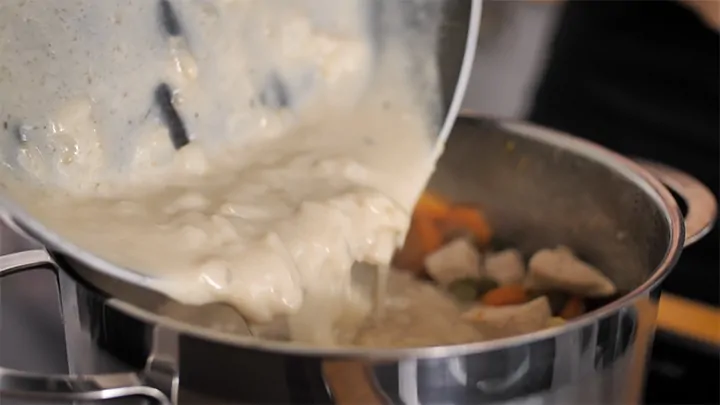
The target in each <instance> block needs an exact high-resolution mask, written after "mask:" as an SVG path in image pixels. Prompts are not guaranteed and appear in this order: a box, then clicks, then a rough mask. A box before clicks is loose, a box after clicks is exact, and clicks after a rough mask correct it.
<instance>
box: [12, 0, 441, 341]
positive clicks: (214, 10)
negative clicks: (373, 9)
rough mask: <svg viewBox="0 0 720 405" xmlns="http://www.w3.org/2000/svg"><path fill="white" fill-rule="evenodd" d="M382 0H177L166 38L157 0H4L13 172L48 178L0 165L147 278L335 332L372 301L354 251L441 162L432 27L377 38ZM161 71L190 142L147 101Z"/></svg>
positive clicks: (317, 336)
mask: <svg viewBox="0 0 720 405" xmlns="http://www.w3.org/2000/svg"><path fill="white" fill-rule="evenodd" d="M373 3H374V2H372V1H371V0H346V1H335V0H304V1H301V0H294V1H280V0H263V1H258V0H204V1H200V0H193V1H191V0H184V1H174V2H172V4H173V5H174V6H175V9H176V12H177V15H178V16H179V20H180V21H181V22H182V25H183V27H184V30H185V32H184V35H183V36H182V37H170V36H167V35H165V34H163V33H162V31H161V30H160V29H159V28H158V15H157V7H156V6H157V3H156V2H155V1H150V0H142V1H131V0H126V1H123V2H98V1H97V0H63V1H59V2H57V3H53V5H50V4H49V3H48V2H47V1H41V0H28V1H21V0H5V1H4V3H3V5H2V6H0V29H2V31H1V32H0V34H1V35H2V38H5V40H4V41H3V42H2V44H0V78H2V80H0V94H9V93H8V92H14V93H13V94H14V97H7V96H3V97H2V99H0V101H1V103H2V104H1V105H2V107H3V109H4V111H7V112H8V115H11V116H10V117H9V118H8V122H9V123H10V124H9V129H8V131H14V133H15V135H17V136H18V137H19V138H21V142H20V143H19V144H18V145H16V146H17V147H16V150H17V155H16V156H17V162H15V164H14V166H13V167H14V168H13V170H15V172H16V173H28V174H29V175H30V177H31V178H32V180H33V181H34V183H35V184H41V185H43V190H37V189H35V190H26V189H25V188H24V187H15V186H17V184H15V183H12V181H11V180H10V179H9V178H6V179H5V180H3V182H4V184H5V185H6V186H11V185H12V184H15V186H12V187H9V193H10V195H11V196H12V197H13V198H15V199H16V200H18V202H20V203H22V204H23V206H24V207H26V209H27V210H28V211H29V212H30V213H31V214H33V215H34V216H36V217H37V218H38V219H40V220H41V221H42V222H43V223H44V224H45V225H47V226H49V227H50V228H51V229H53V230H56V231H57V232H59V233H60V234H61V235H62V236H64V237H67V238H68V239H69V240H71V241H72V242H73V243H75V244H77V245H78V246H80V247H82V248H84V249H86V250H89V251H91V252H93V253H95V254H97V255H99V256H101V257H103V258H104V259H106V260H109V261H111V262H114V263H116V264H119V265H121V266H124V267H127V268H131V269H134V270H136V271H138V272H141V273H144V274H148V275H151V276H153V277H154V280H155V281H154V282H153V283H152V285H150V286H148V287H151V288H154V289H157V290H160V291H162V292H164V293H165V294H167V295H168V296H170V297H171V298H173V299H175V300H177V301H179V302H181V303H184V304H192V305H201V304H207V303H211V302H218V301H220V302H227V303H229V304H231V305H232V306H234V307H235V308H236V309H237V310H238V311H239V312H240V313H242V314H243V316H245V317H246V318H247V319H249V320H251V321H253V322H260V323H262V322H269V321H271V320H273V319H278V318H279V317H280V318H282V317H287V319H288V320H289V321H288V325H289V330H290V335H291V338H292V339H295V340H297V341H301V342H306V343H315V344H325V345H332V344H335V343H337V342H338V340H339V337H338V334H339V333H341V332H339V330H340V329H343V330H347V325H344V326H343V327H339V326H338V323H343V322H345V323H347V320H348V319H349V318H348V315H347V314H348V313H349V312H348V311H350V312H353V313H355V314H356V316H354V317H350V318H352V319H357V322H355V323H353V322H351V323H352V324H353V325H354V326H351V329H352V328H353V327H358V325H359V324H360V323H361V322H362V320H363V319H364V317H365V316H366V315H367V313H368V312H369V311H370V308H371V307H372V299H371V294H367V293H366V292H364V291H361V290H362V289H360V288H359V287H358V286H357V285H356V284H355V283H353V282H352V275H351V267H352V265H353V263H355V262H364V263H369V264H372V265H374V266H378V267H379V268H381V269H384V268H386V267H387V264H388V263H389V262H390V259H391V256H392V254H393V252H394V250H395V249H396V248H397V247H398V246H399V245H400V244H401V243H402V241H403V239H404V236H405V233H406V231H407V228H408V224H409V215H410V212H411V210H412V208H413V206H414V203H415V201H416V199H417V197H418V195H419V193H420V191H421V190H422V189H423V188H424V185H425V183H426V181H427V179H428V177H429V176H430V174H431V172H432V169H433V167H432V165H433V164H434V162H432V161H431V159H429V157H430V156H431V153H432V149H433V146H434V145H433V140H434V137H435V135H436V132H437V128H438V126H437V123H436V122H433V117H432V114H430V112H432V111H431V109H430V107H431V106H433V105H437V104H438V100H437V97H438V94H439V92H438V91H437V83H436V82H437V74H436V73H437V71H436V68H435V59H434V57H435V55H434V50H433V48H432V42H428V44H427V47H428V49H427V50H425V51H423V52H420V53H418V52H417V51H418V50H417V49H409V48H408V47H407V42H406V40H407V35H413V33H412V32H411V31H408V32H406V33H405V35H400V34H397V35H391V34H390V33H388V35H387V38H384V40H383V43H382V46H381V47H379V46H378V44H377V38H374V37H373V36H372V35H371V32H372V31H373V29H371V27H370V26H369V24H368V18H369V14H370V13H369V10H370V6H371V4H373ZM387 4H390V3H389V2H388V3H387ZM393 10H394V12H397V13H399V14H397V18H398V22H401V21H402V13H400V11H401V10H400V9H399V8H398V9H392V8H387V9H386V10H385V13H391V12H393ZM327 15H332V16H333V18H332V19H328V18H327V17H323V16H327ZM384 17H385V18H386V19H387V18H391V15H390V14H387V15H385V16H384ZM13 21H22V22H23V24H18V23H13ZM427 35H428V37H429V38H434V35H435V34H434V33H433V32H428V33H427ZM380 48H382V50H380ZM278 82H279V83H281V84H282V90H280V91H278V89H277V83H278ZM159 83H166V84H168V85H169V86H170V87H171V88H173V89H174V90H175V91H176V94H175V100H174V102H175V103H174V105H175V107H176V109H177V111H178V113H179V115H180V116H181V118H182V119H183V121H184V123H185V125H186V127H187V130H188V133H189V135H190V138H191V141H190V144H189V145H187V146H185V147H184V148H182V149H180V150H179V151H175V150H174V149H173V147H172V144H171V142H170V137H169V133H168V130H167V127H166V126H165V125H164V124H163V123H162V122H161V120H160V119H159V114H158V111H157V106H154V105H153V101H152V94H153V90H154V88H156V86H157V85H158V84H159ZM24 89H28V90H30V91H29V92H28V93H23V92H22V91H21V90H24ZM40 90H41V91H42V94H40V95H38V91H40ZM7 150H8V148H7V146H4V147H3V151H5V152H6V151H7ZM6 154H7V153H6ZM12 160H13V159H8V158H6V163H8V164H10V163H12ZM18 168H21V169H22V170H18ZM21 177H22V176H21ZM26 177H27V176H26ZM25 183H27V181H26V182H25Z"/></svg>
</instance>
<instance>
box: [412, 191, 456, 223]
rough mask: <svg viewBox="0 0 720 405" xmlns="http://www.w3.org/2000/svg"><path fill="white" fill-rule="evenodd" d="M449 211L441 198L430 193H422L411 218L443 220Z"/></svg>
mask: <svg viewBox="0 0 720 405" xmlns="http://www.w3.org/2000/svg"><path fill="white" fill-rule="evenodd" d="M449 211H450V204H449V203H448V202H447V201H445V200H444V199H442V198H441V197H439V196H437V195H435V194H432V193H430V192H427V191H426V192H424V193H423V194H422V195H421V196H420V199H419V200H418V202H417V204H416V205H415V212H414V213H413V216H417V217H424V218H433V219H438V218H443V217H445V216H446V215H447V213H448V212H449Z"/></svg>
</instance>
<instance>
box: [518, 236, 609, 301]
mask: <svg viewBox="0 0 720 405" xmlns="http://www.w3.org/2000/svg"><path fill="white" fill-rule="evenodd" d="M525 286H526V287H527V288H528V289H532V290H562V291H566V292H569V293H573V294H578V295H581V296H584V297H604V296H608V295H612V294H615V292H616V291H617V288H616V286H615V284H613V282H612V281H610V279H608V278H607V277H605V275H603V274H602V272H600V270H598V269H596V268H595V267H593V266H590V265H589V264H587V263H585V262H583V261H581V260H580V259H578V258H577V257H575V255H574V254H573V253H572V251H571V250H570V249H568V248H567V247H563V246H560V247H558V248H556V249H543V250H540V251H538V252H536V253H535V254H534V255H533V257H532V258H531V259H530V265H529V271H528V276H527V278H526V280H525Z"/></svg>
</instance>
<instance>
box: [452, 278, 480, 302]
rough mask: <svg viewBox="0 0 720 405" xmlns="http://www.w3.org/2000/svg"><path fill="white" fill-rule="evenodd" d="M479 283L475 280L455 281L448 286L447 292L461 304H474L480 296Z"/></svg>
mask: <svg viewBox="0 0 720 405" xmlns="http://www.w3.org/2000/svg"><path fill="white" fill-rule="evenodd" d="M478 281H479V280H477V279H473V278H463V279H459V280H455V281H453V282H452V283H450V285H448V287H447V290H448V292H449V293H450V294H451V295H452V296H453V297H455V299H457V300H458V301H459V302H460V303H468V302H473V301H475V299H476V298H477V294H478V289H477V287H478V285H477V283H478Z"/></svg>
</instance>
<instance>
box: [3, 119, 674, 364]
mask: <svg viewBox="0 0 720 405" xmlns="http://www.w3.org/2000/svg"><path fill="white" fill-rule="evenodd" d="M459 118H464V119H472V120H478V121H486V122H492V123H493V124H494V125H496V126H497V127H499V128H500V129H503V130H506V131H509V132H512V133H514V134H516V135H518V136H521V137H525V138H530V139H533V140H536V141H539V142H543V143H546V144H549V145H552V146H554V147H557V148H560V149H563V150H565V151H569V152H572V153H574V154H577V155H579V156H582V157H584V158H587V159H590V160H593V161H595V162H597V163H600V164H602V165H604V166H606V167H608V168H610V169H611V170H613V171H615V172H616V173H618V174H619V175H621V176H623V177H624V178H626V179H627V180H629V181H631V182H632V183H633V184H634V185H636V186H637V187H638V188H640V189H641V190H642V191H643V192H644V193H645V194H646V195H648V196H649V197H651V198H652V200H653V201H654V202H655V204H656V205H657V206H658V207H659V208H660V210H661V212H662V213H663V214H664V215H663V217H664V220H665V222H666V223H667V225H668V228H669V231H670V232H669V237H668V241H667V249H666V252H665V255H664V257H663V259H662V261H661V263H660V264H659V265H658V266H657V267H656V268H655V269H654V271H653V272H652V274H651V276H650V277H649V278H648V279H647V280H646V281H645V282H643V283H642V284H641V285H640V286H638V287H637V288H635V289H634V290H632V291H631V292H630V293H628V294H626V295H624V296H623V297H621V298H619V299H618V300H616V301H614V302H612V303H610V304H608V305H606V306H603V307H601V308H598V309H596V310H594V311H591V312H589V313H586V314H584V315H583V316H581V317H579V318H577V319H576V320H573V321H572V322H569V323H567V324H564V325H561V326H557V327H554V328H549V329H544V330H541V331H537V332H533V333H529V334H525V335H519V336H514V337H509V338H503V339H495V340H489V341H483V342H476V343H469V344H462V345H448V346H430V347H420V348H400V349H397V348H393V349H382V348H379V349H367V348H359V347H337V348H323V347H315V346H311V345H301V344H297V343H293V342H279V341H264V340H258V339H255V338H252V337H247V336H238V335H234V334H231V333H225V332H220V331H214V330H211V329H207V328H202V327H198V326H193V325H190V324H187V323H184V322H181V321H177V320H174V319H172V318H169V317H165V316H162V315H158V314H155V313H153V312H151V311H147V310H144V309H141V308H139V307H137V306H134V305H132V304H130V303H127V302H124V301H121V300H119V299H117V298H112V297H110V298H108V299H107V301H106V304H107V305H109V306H111V307H113V308H115V309H117V310H119V311H121V312H123V313H125V314H127V315H129V316H133V317H136V318H139V319H141V320H143V321H145V322H148V323H150V324H152V325H157V326H163V327H167V328H170V329H173V330H175V331H177V332H179V333H182V334H185V335H188V336H192V337H195V338H200V339H205V340H209V341H213V342H217V343H221V344H227V345H231V346H238V347H242V348H245V349H253V350H260V351H268V352H274V353H278V354H287V355H300V356H320V357H324V358H350V359H363V360H378V361H382V360H401V359H418V358H426V359H427V358H440V357H454V356H462V355H466V354H469V353H473V352H488V351H495V350H502V349H508V348H512V347H516V346H520V345H525V344H529V343H531V342H536V341H541V340H545V339H549V338H554V337H557V336H559V335H562V334H564V333H567V332H571V331H574V330H577V329H579V328H583V327H585V326H588V325H591V324H592V323H594V322H596V321H597V319H601V318H604V317H606V316H609V315H611V314H613V313H615V312H618V311H620V310H622V309H623V308H626V307H629V306H631V305H632V304H633V303H634V302H635V301H637V300H638V299H639V298H640V297H642V296H643V295H645V294H647V293H649V291H651V290H652V289H653V288H654V287H656V286H657V285H659V283H660V282H661V281H662V280H663V279H664V278H665V277H666V276H667V274H668V273H669V271H670V270H671V269H672V268H673V266H674V265H675V263H676V262H677V260H678V258H679V256H680V253H681V251H682V248H683V241H684V239H685V236H684V234H685V230H684V223H683V220H682V214H681V211H680V208H679V206H678V204H677V202H676V201H675V199H674V197H673V196H672V195H671V193H670V192H669V191H668V189H667V188H666V187H665V186H664V185H663V184H662V183H661V182H660V181H659V180H658V179H657V178H655V177H654V176H653V175H651V174H650V173H649V172H648V171H647V170H646V169H644V168H643V167H642V166H641V165H639V164H637V163H635V162H633V161H632V160H631V159H629V158H627V157H625V156H622V155H620V154H618V153H616V152H613V151H611V150H608V149H606V148H604V147H602V146H600V145H597V144H595V143H592V142H590V141H586V140H583V139H580V138H576V137H573V136H572V135H569V134H566V133H563V132H560V131H555V130H552V129H548V128H544V127H541V126H538V125H535V124H532V123H528V122H525V121H521V120H511V119H497V120H496V119H490V120H487V119H485V118H484V117H483V116H482V115H478V114H469V113H462V112H461V114H460V116H459ZM0 205H2V206H4V207H5V209H6V210H7V212H8V213H10V214H11V219H13V220H15V221H17V225H20V227H21V228H22V229H23V230H27V231H29V233H30V234H31V235H42V237H35V238H36V239H38V240H40V241H41V242H42V243H43V244H45V245H46V246H48V247H50V250H52V249H53V248H57V251H59V252H65V253H66V254H68V255H69V256H71V257H73V258H76V259H77V260H79V261H80V262H83V263H85V264H86V265H88V266H89V267H91V268H93V269H96V268H102V269H104V270H102V272H103V273H105V274H107V275H110V276H112V277H117V278H120V279H121V280H123V281H126V282H130V283H132V284H136V285H138V284H139V285H143V284H145V285H147V284H148V283H149V282H152V278H150V277H147V276H143V275H140V274H139V273H135V272H131V271H128V270H124V269H122V268H121V267H119V266H115V265H112V264H110V263H108V262H106V261H104V260H103V259H101V258H99V257H97V256H95V255H93V254H91V253H89V252H86V251H84V250H82V249H80V248H79V247H77V246H76V245H74V244H71V243H69V242H68V241H65V240H63V239H62V238H61V237H60V236H59V235H58V234H56V233H54V232H52V231H50V230H48V229H47V228H45V226H43V225H42V224H40V222H38V221H37V220H35V219H34V218H33V217H31V216H30V215H29V214H28V213H27V212H26V211H24V210H23V209H22V208H20V207H19V206H18V205H16V204H15V203H13V202H11V201H8V200H7V199H6V198H5V197H4V196H1V195H0ZM108 270H112V271H108ZM118 274H121V276H120V277H118V276H117V275H118Z"/></svg>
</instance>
